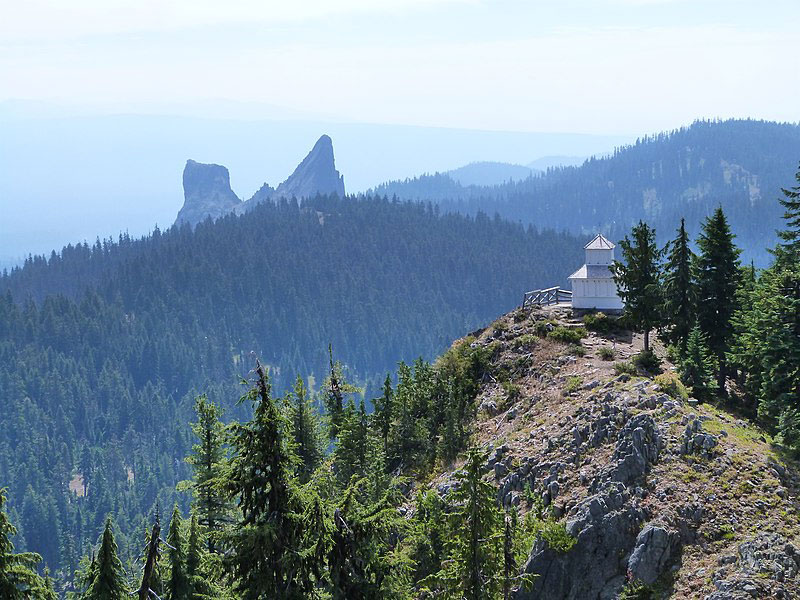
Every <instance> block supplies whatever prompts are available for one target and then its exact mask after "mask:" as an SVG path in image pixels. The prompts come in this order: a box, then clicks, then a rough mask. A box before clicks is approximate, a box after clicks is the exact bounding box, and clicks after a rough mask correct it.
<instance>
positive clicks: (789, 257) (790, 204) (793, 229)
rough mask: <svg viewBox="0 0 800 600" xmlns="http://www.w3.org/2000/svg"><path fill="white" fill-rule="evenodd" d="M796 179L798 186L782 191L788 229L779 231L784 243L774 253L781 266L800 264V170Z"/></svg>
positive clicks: (781, 201) (781, 200)
mask: <svg viewBox="0 0 800 600" xmlns="http://www.w3.org/2000/svg"><path fill="white" fill-rule="evenodd" d="M795 179H796V180H797V184H798V185H796V186H794V187H791V188H788V189H787V188H782V189H781V192H782V193H783V198H781V199H780V200H779V202H780V203H781V206H783V208H784V209H785V212H784V213H783V218H784V220H785V221H786V229H782V230H780V231H778V236H779V237H780V238H781V240H783V241H784V243H783V244H779V245H778V247H777V248H776V250H775V251H774V254H775V255H776V256H777V262H778V265H779V266H782V265H784V264H786V263H795V264H796V263H797V262H800V168H798V170H797V173H796V174H795Z"/></svg>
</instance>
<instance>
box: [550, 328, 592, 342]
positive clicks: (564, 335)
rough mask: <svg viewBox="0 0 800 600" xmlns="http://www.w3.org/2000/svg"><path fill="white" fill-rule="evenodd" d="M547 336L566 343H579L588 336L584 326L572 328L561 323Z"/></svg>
mask: <svg viewBox="0 0 800 600" xmlns="http://www.w3.org/2000/svg"><path fill="white" fill-rule="evenodd" d="M547 337H549V338H552V339H554V340H556V341H557V342H564V343H565V344H579V343H580V341H581V340H582V339H583V338H585V337H586V330H585V329H584V328H583V327H575V328H570V327H564V326H563V325H559V326H558V327H556V328H554V329H553V330H552V331H551V332H550V333H548V334H547Z"/></svg>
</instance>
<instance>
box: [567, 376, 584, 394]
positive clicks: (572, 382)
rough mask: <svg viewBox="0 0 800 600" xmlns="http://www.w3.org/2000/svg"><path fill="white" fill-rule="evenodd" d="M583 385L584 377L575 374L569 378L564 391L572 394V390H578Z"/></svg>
mask: <svg viewBox="0 0 800 600" xmlns="http://www.w3.org/2000/svg"><path fill="white" fill-rule="evenodd" d="M582 385H583V377H581V376H580V375H575V376H574V377H570V378H569V379H567V385H566V386H565V387H564V391H565V392H567V393H568V394H571V393H572V392H577V391H578V390H579V389H581V386H582Z"/></svg>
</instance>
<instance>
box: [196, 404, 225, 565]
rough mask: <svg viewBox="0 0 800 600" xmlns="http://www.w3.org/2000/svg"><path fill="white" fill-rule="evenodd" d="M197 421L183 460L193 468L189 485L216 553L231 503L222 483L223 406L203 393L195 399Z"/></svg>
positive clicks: (223, 464)
mask: <svg viewBox="0 0 800 600" xmlns="http://www.w3.org/2000/svg"><path fill="white" fill-rule="evenodd" d="M195 413H196V414H197V422H196V423H192V431H193V432H194V435H195V437H196V438H197V440H198V443H196V444H194V445H193V446H192V454H191V455H189V456H188V457H187V459H186V462H188V463H189V464H190V465H191V466H192V470H193V471H194V479H193V482H192V487H193V490H194V503H195V507H196V510H197V514H198V515H199V523H200V525H202V526H204V527H205V528H206V531H207V532H208V535H207V536H206V538H207V544H208V549H209V551H210V552H215V551H216V547H217V543H218V540H219V536H220V533H221V530H222V528H223V526H224V525H225V524H226V523H227V522H228V521H230V510H231V505H230V502H229V501H228V500H227V498H226V497H225V492H224V490H222V488H221V485H222V482H223V479H224V472H225V464H226V460H227V448H226V445H225V439H226V428H225V425H223V424H222V422H221V421H220V418H221V416H222V409H221V408H220V407H219V406H217V405H216V404H214V403H213V402H210V401H209V400H208V398H207V397H206V396H205V395H203V396H199V397H198V398H197V399H196V400H195Z"/></svg>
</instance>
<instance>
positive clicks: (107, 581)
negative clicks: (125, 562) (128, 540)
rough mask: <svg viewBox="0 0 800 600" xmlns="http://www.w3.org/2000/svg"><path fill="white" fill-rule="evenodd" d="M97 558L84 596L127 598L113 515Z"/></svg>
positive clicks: (99, 599)
mask: <svg viewBox="0 0 800 600" xmlns="http://www.w3.org/2000/svg"><path fill="white" fill-rule="evenodd" d="M96 560H97V567H96V572H95V574H94V579H93V580H92V582H91V584H90V585H89V589H88V590H87V592H86V594H85V596H84V598H85V600H123V598H127V597H128V591H127V589H126V585H125V573H124V571H123V570H122V562H121V561H120V559H119V556H118V553H117V543H116V542H115V541H114V532H113V531H112V525H111V517H108V518H107V519H106V526H105V529H104V530H103V540H102V542H101V544H100V550H98V552H97V559H96Z"/></svg>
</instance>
